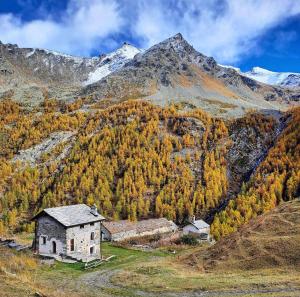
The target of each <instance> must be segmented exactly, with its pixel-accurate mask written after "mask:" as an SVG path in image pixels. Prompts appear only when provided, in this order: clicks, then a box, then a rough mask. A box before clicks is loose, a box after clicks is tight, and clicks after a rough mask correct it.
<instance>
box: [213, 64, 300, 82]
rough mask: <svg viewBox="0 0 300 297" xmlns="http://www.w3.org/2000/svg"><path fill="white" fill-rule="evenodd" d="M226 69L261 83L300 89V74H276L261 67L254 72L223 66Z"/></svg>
mask: <svg viewBox="0 0 300 297" xmlns="http://www.w3.org/2000/svg"><path fill="white" fill-rule="evenodd" d="M219 65H220V66H222V67H225V68H231V69H234V70H236V71H237V72H238V73H240V74H241V75H244V76H247V77H249V78H252V79H255V80H257V81H259V82H262V83H265V84H268V85H274V86H282V87H300V73H294V72H274V71H270V70H267V69H264V68H261V67H253V68H252V70H250V71H247V72H242V71H241V69H240V68H237V67H233V66H227V65H221V64H219Z"/></svg>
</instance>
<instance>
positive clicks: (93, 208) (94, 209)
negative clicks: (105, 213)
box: [91, 204, 99, 217]
mask: <svg viewBox="0 0 300 297" xmlns="http://www.w3.org/2000/svg"><path fill="white" fill-rule="evenodd" d="M91 214H93V215H94V216H95V217H98V215H99V213H98V210H97V206H96V204H94V205H92V206H91Z"/></svg>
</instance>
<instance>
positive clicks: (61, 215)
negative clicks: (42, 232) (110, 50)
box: [34, 204, 105, 227]
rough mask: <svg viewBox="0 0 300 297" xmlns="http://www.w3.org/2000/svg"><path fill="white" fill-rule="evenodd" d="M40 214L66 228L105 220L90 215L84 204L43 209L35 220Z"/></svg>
mask: <svg viewBox="0 0 300 297" xmlns="http://www.w3.org/2000/svg"><path fill="white" fill-rule="evenodd" d="M42 214H47V215H49V216H50V217H52V218H54V219H55V220H56V221H58V222H59V223H61V224H62V225H64V226H66V227H70V226H76V225H82V224H87V223H93V222H98V221H102V220H105V218H104V217H103V216H101V215H100V214H97V215H94V214H92V213H91V208H90V207H89V206H87V205H85V204H76V205H69V206H60V207H53V208H45V209H44V210H43V211H42V212H41V213H39V214H38V215H37V216H35V218H37V217H39V216H40V215H42ZM35 218H34V219H35Z"/></svg>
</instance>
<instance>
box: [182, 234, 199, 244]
mask: <svg viewBox="0 0 300 297" xmlns="http://www.w3.org/2000/svg"><path fill="white" fill-rule="evenodd" d="M180 242H181V243H182V244H187V245H197V244H198V240H197V238H196V237H195V236H194V235H191V234H185V235H182V236H181V238H180Z"/></svg>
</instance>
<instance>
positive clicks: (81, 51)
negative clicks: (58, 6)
mask: <svg viewBox="0 0 300 297" xmlns="http://www.w3.org/2000/svg"><path fill="white" fill-rule="evenodd" d="M0 24H1V26H0V38H1V40H2V42H7V43H8V42H10V43H17V44H18V45H20V46H23V47H40V48H47V49H52V50H57V51H61V52H66V53H73V54H78V55H89V54H90V51H91V50H92V49H94V47H95V46H96V45H97V44H98V43H99V42H101V41H102V42H105V38H107V37H108V36H109V35H110V34H113V33H115V32H118V31H120V29H121V27H122V25H123V24H124V22H123V19H122V16H121V14H120V13H119V7H118V3H117V1H110V0H71V1H70V2H69V3H68V7H67V10H66V11H65V12H64V13H63V14H62V15H61V17H60V20H59V21H57V20H54V19H53V16H51V15H49V16H47V17H46V18H45V19H43V20H32V21H29V22H22V21H21V19H20V18H19V17H17V16H15V15H12V14H2V15H1V14H0Z"/></svg>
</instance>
